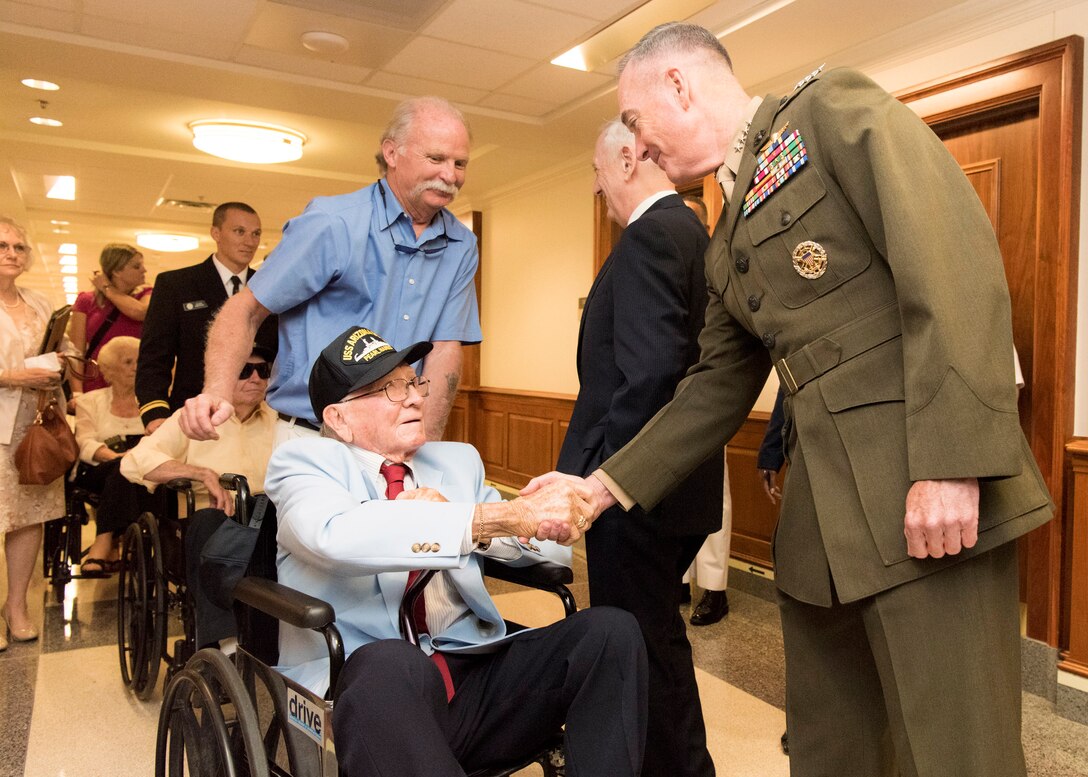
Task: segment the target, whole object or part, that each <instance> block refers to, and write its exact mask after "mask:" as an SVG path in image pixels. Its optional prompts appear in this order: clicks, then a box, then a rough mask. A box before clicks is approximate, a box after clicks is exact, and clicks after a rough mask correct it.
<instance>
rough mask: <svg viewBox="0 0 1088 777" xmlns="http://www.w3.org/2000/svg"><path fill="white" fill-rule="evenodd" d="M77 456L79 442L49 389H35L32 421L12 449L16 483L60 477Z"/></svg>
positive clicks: (34, 483) (37, 482) (41, 482)
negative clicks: (37, 390)
mask: <svg viewBox="0 0 1088 777" xmlns="http://www.w3.org/2000/svg"><path fill="white" fill-rule="evenodd" d="M77 458H79V446H78V445H77V444H76V438H75V435H74V434H72V430H71V428H69V426H68V422H67V421H66V420H65V418H64V413H63V412H62V411H61V409H60V407H58V405H57V396H56V394H55V393H54V392H52V391H39V392H38V413H37V415H36V416H35V417H34V423H33V424H31V425H30V427H29V428H28V429H27V430H26V435H25V436H24V437H23V439H22V441H21V442H20V443H19V447H17V448H16V449H15V468H16V469H17V470H18V471H19V485H21V486H44V485H47V484H49V483H52V482H53V481H54V480H56V479H57V478H59V477H61V476H62V475H64V473H66V472H67V471H68V470H69V469H71V467H72V465H73V464H75V462H76V459H77Z"/></svg>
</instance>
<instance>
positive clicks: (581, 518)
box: [574, 515, 586, 529]
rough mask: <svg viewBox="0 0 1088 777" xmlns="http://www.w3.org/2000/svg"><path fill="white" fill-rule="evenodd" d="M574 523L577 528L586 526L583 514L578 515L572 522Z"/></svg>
mask: <svg viewBox="0 0 1088 777" xmlns="http://www.w3.org/2000/svg"><path fill="white" fill-rule="evenodd" d="M574 525H575V526H577V527H578V528H579V529H584V528H586V517H585V516H584V515H579V516H578V520H577V521H575V522H574Z"/></svg>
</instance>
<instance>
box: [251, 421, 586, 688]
mask: <svg viewBox="0 0 1088 777" xmlns="http://www.w3.org/2000/svg"><path fill="white" fill-rule="evenodd" d="M412 473H413V475H414V477H415V479H416V483H417V485H419V486H429V487H430V488H433V489H435V490H437V491H439V492H440V493H442V495H443V496H445V497H446V499H448V500H449V502H446V503H440V502H424V501H414V500H413V501H399V502H398V501H388V500H385V499H382V498H380V496H379V494H378V493H377V491H376V489H375V487H374V486H373V484H372V483H371V482H370V480H369V479H368V478H367V477H366V475H365V474H363V472H362V471H361V469H360V467H359V464H358V462H357V461H356V459H355V458H354V457H353V456H352V454H351V451H350V450H349V449H348V447H347V446H346V445H345V444H343V443H341V442H337V441H335V440H331V439H316V438H301V439H295V440H290V441H288V442H285V443H283V444H282V445H280V446H279V447H278V448H276V450H275V452H274V453H273V455H272V458H271V460H270V461H269V462H268V475H267V477H266V479H265V491H266V493H267V494H268V496H269V497H270V498H271V500H272V502H273V503H274V504H275V505H276V511H277V517H278V521H279V530H278V534H277V541H278V543H279V553H278V556H277V560H276V567H277V571H278V575H279V580H280V582H281V583H283V584H284V585H287V586H290V587H291V588H296V589H298V590H300V591H303V592H304V593H307V594H310V595H311V596H316V597H318V598H319V599H323V600H325V601H326V602H329V603H330V604H331V605H332V606H333V608H334V609H335V611H336V625H337V628H339V629H340V633H341V635H342V637H343V639H344V651H345V655H351V653H352V652H353V651H354V650H356V649H357V648H359V647H361V646H362V645H366V644H368V643H370V642H375V641H377V640H381V639H400V638H401V636H400V632H399V630H398V627H397V612H398V610H399V608H400V603H401V599H402V598H403V595H404V588H405V586H406V584H407V581H408V572H409V570H413V569H439V570H445V571H446V572H447V573H448V576H449V581H450V583H451V585H452V586H453V587H454V588H455V589H456V591H457V592H458V593H459V594H460V596H461V598H462V599H464V601H465V604H466V605H468V612H467V613H466V614H465V615H464V616H462V617H461V618H459V619H458V620H457V621H455V622H454V623H453V624H452V625H450V626H449V627H448V628H446V629H444V630H443V631H442V632H441V633H439V634H435V635H431V636H428V635H422V636H421V639H420V645H421V647H422V648H423V650H424V651H426V652H427V653H431V652H433V651H434V650H436V649H437V650H442V651H443V652H462V653H474V652H475V653H484V652H491V651H492V650H494V649H495V646H496V645H498V644H499V643H501V642H502V641H503V640H504V639H506V637H507V633H506V624H505V623H504V622H503V620H502V617H501V616H500V615H499V612H498V610H497V609H496V608H495V604H494V603H493V602H492V600H491V596H490V595H489V594H488V592H487V588H486V587H485V586H484V582H483V572H482V570H481V565H480V561H479V559H478V556H479V555H494V556H499V557H500V558H502V559H503V560H504V561H505V562H506V563H509V564H511V565H513V566H527V565H529V564H535V563H539V562H541V561H545V560H547V561H552V562H555V563H560V564H563V565H565V566H570V563H571V561H570V558H571V556H570V548H564V547H561V546H559V545H557V544H555V543H550V542H544V543H534V544H538V545H540V550H539V551H538V552H537V551H534V550H531V549H529V548H525V547H523V546H521V545H520V544H519V543H518V542H517V541H516V540H513V539H504V540H496V541H495V542H493V543H492V546H491V548H490V549H489V550H488V551H486V552H485V551H477V552H475V553H470V554H468V555H461V542H462V540H463V539H464V535H465V527H466V526H467V525H468V523H469V521H470V520H471V516H472V512H473V506H474V505H475V504H476V503H479V502H494V501H498V500H499V498H500V497H499V494H498V492H497V491H495V489H493V488H491V487H490V486H486V485H485V484H484V467H483V462H482V461H481V460H480V456H479V454H478V453H477V452H476V450H475V448H473V447H472V446H470V445H465V444H462V443H452V442H435V443H427V444H426V445H424V446H423V447H422V448H420V449H419V450H418V451H417V452H416V454H415V457H414V458H413V460H412ZM427 543H429V544H430V546H431V550H429V551H426V552H425V551H423V550H421V549H419V547H420V546H421V545H424V544H427ZM413 548H416V550H413ZM436 549H437V550H436ZM280 663H281V665H282V666H281V670H282V671H283V672H284V674H286V675H287V676H288V677H290V678H291V679H292V680H295V681H296V682H299V683H301V684H302V685H304V686H306V687H307V688H310V689H311V690H313V691H314V692H315V693H318V694H322V693H324V692H325V691H326V689H327V687H328V663H329V662H328V652H327V649H326V647H325V642H324V640H323V639H322V637H321V636H320V635H319V634H317V633H316V632H313V631H307V630H302V629H296V628H293V627H290V626H286V625H281V627H280Z"/></svg>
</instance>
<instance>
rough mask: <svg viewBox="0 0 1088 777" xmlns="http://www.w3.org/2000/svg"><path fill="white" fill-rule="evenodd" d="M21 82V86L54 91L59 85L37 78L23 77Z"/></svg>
mask: <svg viewBox="0 0 1088 777" xmlns="http://www.w3.org/2000/svg"><path fill="white" fill-rule="evenodd" d="M21 83H22V85H23V86H29V87H30V88H31V89H42V90H44V91H46V92H55V91H57V90H58V89H60V86H58V85H57V84H54V83H53V82H52V81H42V80H41V79H39V78H24V79H23V80H22V82H21Z"/></svg>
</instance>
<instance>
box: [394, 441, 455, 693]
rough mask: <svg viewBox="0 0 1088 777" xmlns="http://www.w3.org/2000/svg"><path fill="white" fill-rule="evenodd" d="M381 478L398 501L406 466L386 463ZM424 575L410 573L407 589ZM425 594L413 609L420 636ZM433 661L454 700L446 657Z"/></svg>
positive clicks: (435, 657) (423, 625)
mask: <svg viewBox="0 0 1088 777" xmlns="http://www.w3.org/2000/svg"><path fill="white" fill-rule="evenodd" d="M378 471H379V472H380V473H381V476H382V477H383V478H385V498H386V499H396V498H397V496H399V495H400V493H401V492H402V491H404V478H405V476H406V475H407V474H408V471H409V470H408V467H407V466H405V465H404V464H394V463H392V462H386V463H385V464H382V466H381V467H380V468H379V470H378ZM421 574H422V570H419V569H413V570H411V571H410V572H409V573H408V584H407V585H406V586H405V589H406V590H407V588H408V587H409V586H411V585H412V583H414V582H415V581H416V578H417V577H419V576H420V575H421ZM424 598H425V596H424V594H423V593H421V594H420V595H419V596H418V597H417V598H416V603H415V606H414V607H413V608H412V620H413V621H415V627H416V632H418V633H419V634H429V633H430V632H429V631H428V630H427V603H426V601H424ZM431 660H432V661H434V664H435V666H437V667H438V671H439V672H440V673H441V675H442V682H443V683H445V685H446V701H451V700H452V699H453V693H454V689H453V677H452V675H450V666H449V664H448V663H447V662H446V657H445V656H444V655H442V654H441V653H439V652H438V651H435V652H433V653H431Z"/></svg>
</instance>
